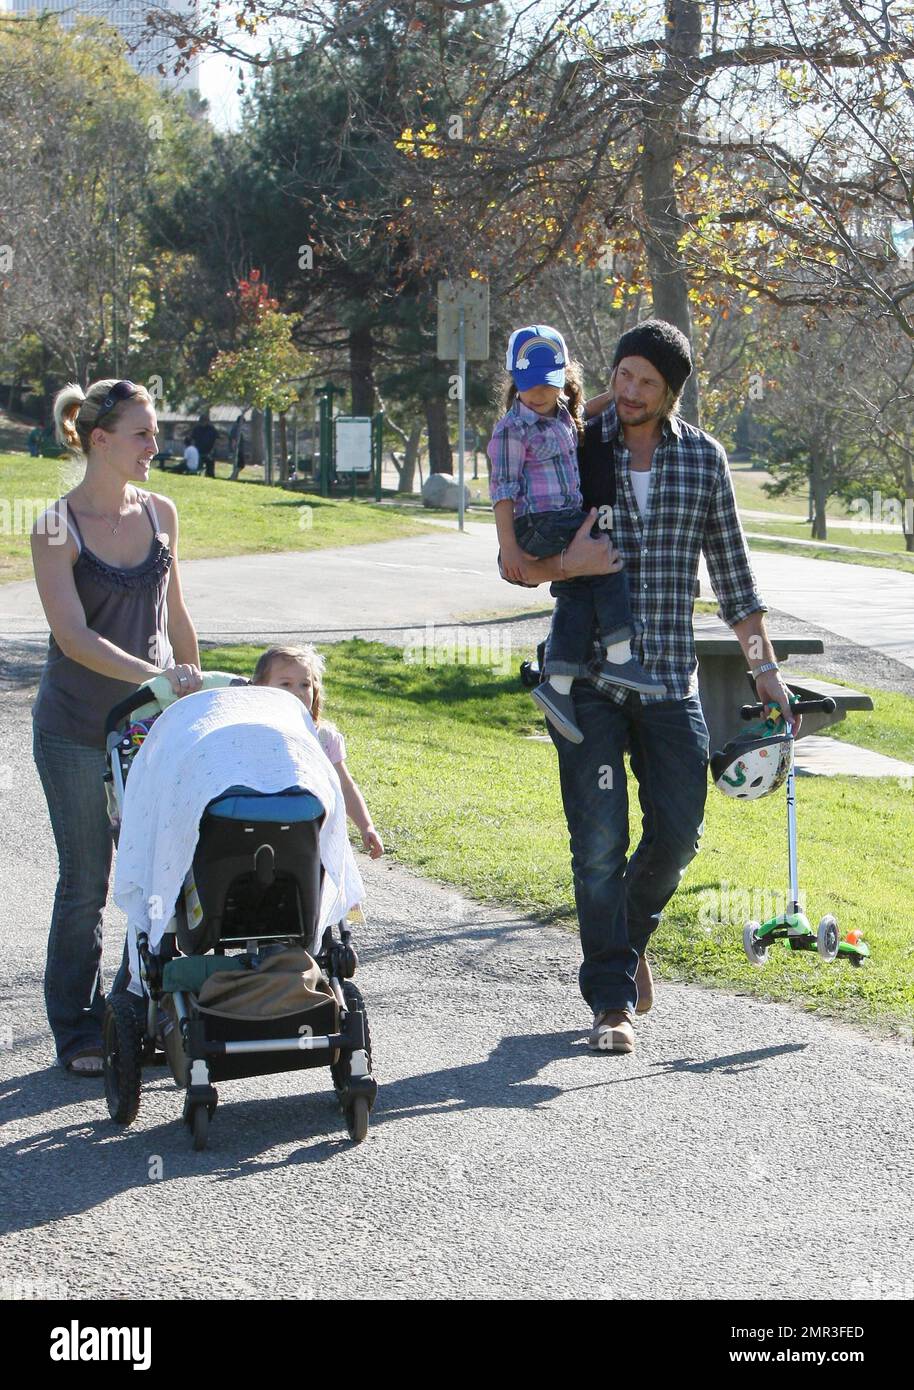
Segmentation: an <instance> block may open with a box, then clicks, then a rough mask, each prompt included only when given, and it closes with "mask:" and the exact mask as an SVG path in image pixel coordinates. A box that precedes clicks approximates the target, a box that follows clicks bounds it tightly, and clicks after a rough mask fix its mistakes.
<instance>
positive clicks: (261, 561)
mask: <svg viewBox="0 0 914 1390" xmlns="http://www.w3.org/2000/svg"><path fill="white" fill-rule="evenodd" d="M496 549H497V538H496V535H495V530H494V527H492V526H491V525H488V524H487V523H480V522H477V523H475V524H474V525H473V529H472V531H471V532H468V533H466V534H464V535H460V534H458V533H457V532H454V531H448V532H445V530H444V528H440V529H439V530H437V531H435V532H434V533H433V534H431V535H427V536H417V537H412V538H410V539H407V540H398V541H384V542H381V543H379V544H377V545H370V546H358V547H349V548H345V549H339V550H316V551H310V552H305V553H300V552H298V553H286V554H280V555H242V556H237V557H234V558H231V559H220V560H189V561H185V562H184V563H183V564H182V567H181V569H182V576H183V580H184V588H185V592H186V594H187V598H188V604H189V607H190V611H191V612H192V613H193V615H194V620H195V622H196V623H197V626H198V630H199V632H200V634H201V636H204V637H207V638H218V639H224V640H227V641H228V640H232V639H236V640H237V639H239V638H240V637H241V636H244V635H247V634H267V633H269V634H271V635H272V634H278V633H282V632H285V633H288V634H290V635H301V634H302V633H307V632H309V631H310V632H313V631H315V630H320V631H321V633H331V632H333V631H340V632H345V633H351V632H353V631H359V632H376V633H378V634H379V635H380V634H381V633H383V632H388V633H390V632H393V631H395V630H397V629H400V630H402V629H403V628H408V629H409V628H416V627H423V626H424V625H425V624H426V623H428V622H434V623H437V624H441V623H448V622H453V621H455V620H457V619H459V618H465V617H467V616H476V615H479V614H482V613H485V614H489V615H491V614H494V613H504V614H512V613H513V614H517V613H520V612H524V611H530V610H535V609H543V608H544V607H548V606H549V604H550V603H551V599H550V598H549V593H548V589H547V588H546V587H541V588H539V589H521V588H517V587H515V586H513V585H510V584H505V583H504V582H503V581H502V580H501V579H499V577H498V573H497V571H496V570H495V553H496ZM752 563H753V565H754V567H755V570H756V574H757V576H758V580H759V585H760V588H761V592H762V595H763V597H764V599H765V602H766V603H767V604H768V605H769V607H771V608H776V609H778V610H780V611H782V612H785V613H791V614H795V615H796V616H797V617H799V618H805V619H806V620H807V621H809V622H810V623H812V624H815V625H816V626H817V627H824V628H827V629H829V630H830V631H831V632H834V633H836V634H837V635H838V636H841V637H846V638H848V639H850V640H851V641H853V642H858V643H860V644H861V645H863V646H869V647H874V648H877V649H878V650H880V651H882V652H884V653H885V654H886V655H887V656H890V657H892V658H894V659H895V660H896V661H901V662H903V663H904V664H905V665H907V666H910V667H912V668H914V575H909V574H900V573H898V571H895V570H886V569H879V568H876V567H870V566H865V565H841V564H838V563H832V562H831V561H824V560H810V559H807V558H804V557H801V556H794V555H785V554H776V553H772V552H768V551H756V552H755V553H754V554H753V557H752ZM701 580H702V593H703V594H704V595H705V596H707V597H711V589H710V585H709V582H708V577H707V573H706V571H705V567H704V565H702V570H701ZM46 631H47V626H46V624H45V621H44V614H43V613H42V610H41V605H40V603H39V601H38V595H37V593H36V590H35V586H34V584H32V583H31V582H30V581H23V582H19V583H15V584H5V585H2V586H0V635H9V636H19V637H40V636H43V635H44V634H45V633H46Z"/></svg>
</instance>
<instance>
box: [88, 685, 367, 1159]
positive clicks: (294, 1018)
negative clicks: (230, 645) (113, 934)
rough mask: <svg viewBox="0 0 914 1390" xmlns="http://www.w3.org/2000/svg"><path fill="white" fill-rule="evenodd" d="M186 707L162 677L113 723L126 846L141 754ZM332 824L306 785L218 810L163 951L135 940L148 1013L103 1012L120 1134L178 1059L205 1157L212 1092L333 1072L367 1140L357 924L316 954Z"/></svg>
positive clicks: (225, 796) (129, 1004)
mask: <svg viewBox="0 0 914 1390" xmlns="http://www.w3.org/2000/svg"><path fill="white" fill-rule="evenodd" d="M246 684H247V682H246V681H243V680H240V679H239V678H237V677H233V676H230V675H225V674H223V673H220V672H211V673H208V674H207V675H206V676H204V689H213V688H217V687H220V686H226V685H246ZM174 698H175V697H174V695H173V692H172V690H171V686H170V685H169V682H168V681H167V680H166V679H165V678H164V677H161V676H160V677H156V678H155V679H153V680H152V681H150V682H149V683H148V684H146V685H142V686H140V687H139V689H138V690H136V691H135V692H134V693H133V694H132V695H130V696H128V698H127V699H126V700H124V701H122V702H121V703H120V704H119V705H117V706H115V708H114V709H112V710H111V712H110V714H109V715H108V719H107V722H106V726H105V730H106V741H107V751H108V762H109V771H108V773H107V774H106V781H107V783H108V801H109V812H110V815H111V821H112V828H113V830H114V834H115V839H116V838H117V835H118V831H119V828H120V821H121V814H122V807H123V798H124V788H125V784H126V780H127V777H128V775H129V772H130V767H131V764H132V761H133V758H134V756H135V754H136V752H137V750H138V748H139V747H140V746H141V745H142V742H143V740H144V738H145V737H146V734H147V733H148V731H149V728H150V727H151V725H152V724H153V723H154V721H155V720H156V719H157V718H158V716H159V715H160V714H161V713H162V710H163V708H164V707H165V706H166V705H168V704H171V703H172V701H173V700H174ZM185 698H189V699H193V698H194V697H193V696H189V697H185ZM324 818H325V808H324V806H323V805H322V804H321V802H320V801H319V800H318V799H317V797H316V796H313V795H312V794H311V793H310V792H308V791H306V790H302V789H301V788H291V789H289V790H287V791H283V792H279V793H276V794H268V793H263V792H257V791H253V790H252V789H251V788H249V787H244V786H227V787H226V788H225V791H224V792H222V793H221V794H220V795H219V796H218V797H216V798H215V799H214V800H213V801H211V802H210V803H209V805H208V806H207V807H206V809H205V811H204V813H203V817H202V820H201V822H200V831H199V839H198V842H197V847H196V850H195V853H194V857H193V863H192V865H191V866H190V869H189V870H188V873H187V876H186V878H185V880H184V884H183V887H182V891H181V893H180V894H179V895H178V900H177V902H176V903H175V904H174V905H173V913H172V916H171V918H170V920H168V922H167V923H166V925H165V930H164V933H163V935H162V938H161V942H160V943H159V944H158V946H157V947H156V949H155V950H154V951H153V950H152V949H151V947H150V942H149V937H148V934H147V933H145V932H143V931H140V932H138V933H137V940H136V947H137V956H138V958H139V961H140V975H141V983H142V990H143V998H142V1003H141V1002H140V1000H139V997H138V996H136V995H134V996H129V995H127V994H115V995H111V996H109V999H108V1002H107V1006H106V1009H105V1019H104V1035H103V1043H104V1068H105V1095H106V1099H107V1102H108V1110H109V1112H110V1115H111V1118H112V1119H113V1120H115V1121H116V1122H117V1123H118V1124H130V1123H131V1122H132V1121H133V1120H134V1119H135V1118H136V1115H137V1112H138V1110H139V1105H140V1085H141V1069H142V1066H143V1064H144V1063H152V1062H154V1061H155V1060H159V1061H162V1060H166V1059H167V1062H168V1064H169V1065H170V1067H171V1070H172V1074H173V1076H174V1078H175V1081H176V1083H177V1084H178V1085H179V1086H182V1087H183V1088H184V1091H185V1098H184V1121H185V1123H186V1124H187V1126H188V1127H189V1129H190V1130H191V1133H192V1135H193V1144H194V1148H195V1149H203V1148H205V1147H206V1141H207V1134H208V1130H209V1122H210V1119H211V1117H212V1115H213V1112H214V1111H215V1109H216V1103H217V1100H218V1096H217V1093H216V1089H215V1086H214V1084H213V1083H214V1082H217V1081H227V1080H233V1079H235V1078H238V1077H247V1076H263V1075H267V1074H269V1073H274V1072H281V1071H294V1070H298V1069H299V1068H302V1067H322V1066H329V1067H330V1072H331V1075H332V1078H333V1084H334V1087H335V1089H336V1093H337V1096H338V1098H339V1101H340V1105H341V1106H342V1109H343V1113H344V1115H345V1117H346V1125H347V1129H348V1131H349V1135H350V1137H351V1138H352V1139H353V1140H354V1141H355V1142H356V1143H359V1142H361V1140H363V1139H364V1138H365V1135H366V1134H367V1132H368V1117H369V1113H370V1111H371V1108H372V1106H373V1104H374V1101H375V1097H376V1095H377V1089H378V1088H377V1082H376V1081H375V1079H374V1077H373V1076H372V1074H371V1039H370V1035H369V1031H368V1019H367V1016H366V1013H365V1008H364V1005H363V1002H362V998H361V995H360V993H359V991H358V989H357V988H356V986H355V985H354V984H353V983H352V976H353V974H354V973H355V968H356V964H357V956H356V953H355V950H354V948H353V946H352V941H351V935H352V933H351V928H350V926H349V924H348V922H341V923H340V924H339V935H340V939H339V940H337V939H336V936H335V934H334V931H333V928H332V927H328V928H327V929H326V931H325V932H324V933H323V937H322V940H321V944H320V949H319V950H318V951H317V952H316V954H315V955H314V956H313V957H312V956H311V955H309V954H308V953H309V952H311V951H312V950H313V949H314V941H315V936H316V933H317V931H318V923H319V918H320V901H321V887H322V883H323V875H324V870H323V866H322V864H321V860H320V842H319V834H320V829H321V826H322V824H323V821H324ZM169 906H171V905H169ZM165 915H166V916H167V915H168V914H167V912H166V913H165ZM277 989H278V992H277ZM239 999H241V1000H242V1003H241V1006H239ZM267 1001H268V1002H267ZM141 1011H142V1021H141ZM158 1051H164V1053H165V1058H164V1059H163V1058H161V1057H159V1058H157V1052H158Z"/></svg>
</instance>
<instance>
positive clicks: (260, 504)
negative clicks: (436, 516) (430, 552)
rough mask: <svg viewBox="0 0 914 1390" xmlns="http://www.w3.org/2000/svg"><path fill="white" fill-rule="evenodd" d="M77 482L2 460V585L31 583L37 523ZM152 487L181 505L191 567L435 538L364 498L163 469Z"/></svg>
mask: <svg viewBox="0 0 914 1390" xmlns="http://www.w3.org/2000/svg"><path fill="white" fill-rule="evenodd" d="M226 467H227V465H226ZM78 478H79V473H78V472H76V473H68V465H67V463H66V461H64V463H63V464H62V463H61V462H59V461H58V460H55V459H32V458H29V456H28V455H27V454H0V582H3V581H9V580H13V579H27V578H29V577H30V576H31V573H32V565H31V558H30V552H29V531H30V530H31V525H32V522H33V521H34V519H35V516H36V515H37V513H38V512H40V511H41V510H43V508H44V507H45V506H46V505H47V504H48V503H49V502H51V501H52V500H53V499H54V498H56V497H59V496H60V495H61V493H63V492H66V491H67V490H68V489H69V488H71V487H72V486H73V485H74V483H75V482H77V481H78ZM148 486H149V490H150V491H151V492H157V493H164V494H165V495H166V496H167V497H171V498H173V499H174V501H175V503H176V505H177V508H178V516H179V519H180V523H181V538H180V553H181V558H182V559H185V560H196V559H201V558H204V557H208V556H216V555H247V554H263V553H265V552H270V551H283V550H317V549H321V548H324V547H327V546H343V545H365V544H368V543H370V542H373V541H386V540H396V539H398V538H399V537H402V536H416V535H427V534H428V527H426V526H424V525H423V524H422V519H421V517H420V516H416V515H413V516H405V515H402V516H401V515H398V514H397V513H396V512H392V511H391V510H390V509H389V508H387V507H379V506H377V505H376V504H375V503H374V502H370V501H366V500H363V499H361V498H359V499H357V500H356V501H354V502H353V501H350V500H349V499H346V498H343V499H337V498H332V499H331V498H324V497H317V496H315V495H314V494H313V493H305V492H293V491H287V490H285V489H281V488H278V487H271V488H268V487H264V486H263V484H262V483H256V482H245V481H244V480H243V478H242V479H241V480H240V481H239V482H237V483H230V482H228V481H227V480H225V479H220V478H218V477H217V478H188V477H182V476H180V475H178V476H176V475H175V474H173V473H163V472H162V471H161V470H160V469H158V468H154V469H153V470H152V472H151V473H150V476H149V484H148ZM17 503H18V504H19V505H18V513H17Z"/></svg>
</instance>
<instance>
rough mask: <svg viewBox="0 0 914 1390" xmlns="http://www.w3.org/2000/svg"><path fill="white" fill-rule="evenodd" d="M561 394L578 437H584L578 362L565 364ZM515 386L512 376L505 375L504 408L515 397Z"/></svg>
mask: <svg viewBox="0 0 914 1390" xmlns="http://www.w3.org/2000/svg"><path fill="white" fill-rule="evenodd" d="M562 392H563V394H562V395H561V396H560V397H559V399H560V400H562V399H564V402H565V404H566V406H567V407H568V412H569V414H570V415H571V418H572V420H573V421H574V427H575V429H576V430H577V432H578V439H583V438H584V372H583V368H582V367H581V364H580V362H568V363H566V365H565V385H564V387H563V388H562ZM517 394H518V392H517V387H516V386H515V384H514V378H513V377H510V376H509V377H506V378H505V384H504V400H503V402H502V404H503V406H504V409H505V410H510V409H511V407H512V405H513V404H514V402H515V400H516V399H517Z"/></svg>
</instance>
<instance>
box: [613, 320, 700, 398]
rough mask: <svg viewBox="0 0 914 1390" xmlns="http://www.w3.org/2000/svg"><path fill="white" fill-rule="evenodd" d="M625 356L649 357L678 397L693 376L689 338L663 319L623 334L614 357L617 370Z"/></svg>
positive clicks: (614, 365)
mask: <svg viewBox="0 0 914 1390" xmlns="http://www.w3.org/2000/svg"><path fill="white" fill-rule="evenodd" d="M623 357H646V358H647V360H648V362H650V364H651V366H653V367H656V368H657V370H658V372H659V373H660V375H661V376H662V377H663V379H664V381H665V382H666V383H667V385H668V386H669V388H670V390H671V391H675V392H676V395H677V396H678V395H679V392H680V391H681V390H682V388H683V386H684V385H685V382H686V380H687V378H688V377H690V376H691V375H692V352H691V349H690V347H689V340H688V338H687V337H686V335H685V334H684V333H680V331H679V329H678V328H676V327H675V326H674V325H673V324H672V323H666V322H665V321H664V320H663V319H645V320H644V322H643V323H637V324H635V327H634V328H630V329H629V330H628V332H627V333H623V334H622V337H621V338H620V339H619V346H618V347H617V348H616V355H615V357H614V358H613V367H618V365H619V363H620V362H621V361H622V358H623Z"/></svg>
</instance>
